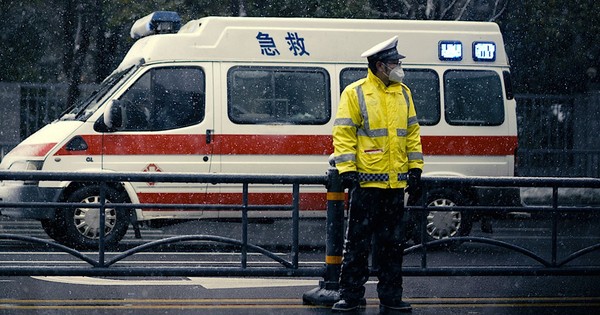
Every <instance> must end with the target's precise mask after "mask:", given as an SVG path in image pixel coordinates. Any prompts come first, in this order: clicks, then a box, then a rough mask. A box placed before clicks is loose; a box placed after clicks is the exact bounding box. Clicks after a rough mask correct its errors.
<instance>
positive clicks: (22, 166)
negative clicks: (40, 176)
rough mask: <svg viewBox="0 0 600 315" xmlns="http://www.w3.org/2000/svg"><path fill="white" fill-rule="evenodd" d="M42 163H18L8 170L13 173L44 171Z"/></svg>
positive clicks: (14, 163)
mask: <svg viewBox="0 0 600 315" xmlns="http://www.w3.org/2000/svg"><path fill="white" fill-rule="evenodd" d="M42 163H43V162H42V161H16V162H13V163H12V164H11V165H10V166H9V167H8V169H9V170H11V171H38V170H41V169H42Z"/></svg>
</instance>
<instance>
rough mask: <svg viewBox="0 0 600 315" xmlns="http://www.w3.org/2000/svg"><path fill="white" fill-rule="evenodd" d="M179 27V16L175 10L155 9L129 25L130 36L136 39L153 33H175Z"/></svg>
mask: <svg viewBox="0 0 600 315" xmlns="http://www.w3.org/2000/svg"><path fill="white" fill-rule="evenodd" d="M180 28H181V18H180V17H179V14H177V12H172V11H156V12H153V13H150V14H148V15H146V16H145V17H143V18H141V19H139V20H137V21H135V23H134V24H133V26H132V27H131V33H130V35H131V38H133V39H138V38H142V37H145V36H149V35H154V34H170V33H177V31H179V29H180Z"/></svg>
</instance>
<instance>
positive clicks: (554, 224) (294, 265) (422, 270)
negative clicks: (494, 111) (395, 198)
mask: <svg viewBox="0 0 600 315" xmlns="http://www.w3.org/2000/svg"><path fill="white" fill-rule="evenodd" d="M11 180H12V181H14V180H17V181H74V182H94V183H100V184H101V187H104V188H106V186H107V184H108V183H121V182H176V183H212V184H217V183H223V184H241V185H240V186H241V190H242V194H243V201H242V203H241V204H240V205H205V204H195V205H190V204H180V205H173V204H124V203H123V204H121V203H111V205H110V207H111V208H117V209H121V208H123V209H134V208H178V209H213V210H215V209H228V210H239V211H240V212H241V213H240V215H241V218H242V225H243V234H242V239H241V240H238V239H232V238H226V237H220V236H214V235H185V236H175V237H170V238H166V239H162V240H158V241H153V242H149V243H145V244H142V245H140V246H137V247H134V248H131V249H129V250H127V251H124V252H122V253H120V254H119V255H117V256H115V257H113V258H112V259H110V260H106V259H105V246H104V235H102V233H100V239H99V248H98V254H97V258H93V257H92V256H89V255H86V254H84V253H82V252H80V251H77V250H74V249H71V248H68V247H66V246H63V245H60V244H57V243H55V242H52V241H48V240H44V239H39V238H34V237H29V236H20V235H15V234H0V239H5V240H6V239H8V240H18V241H23V242H31V243H37V244H44V245H45V246H49V247H52V248H55V249H56V250H59V251H63V252H66V253H69V254H71V255H72V256H74V257H77V258H78V259H80V260H82V261H84V262H87V263H88V264H89V265H90V266H88V267H85V266H84V267H81V266H51V267H23V266H7V265H3V266H0V276H24V275H37V276H42V275H46V276H49V275H80V276H100V275H102V276H149V275H153V276H157V275H162V276H285V277H299V276H310V277H323V278H324V281H323V282H322V283H323V285H322V286H321V287H319V288H318V290H320V291H322V290H330V291H331V292H335V287H336V285H337V277H338V274H339V269H340V266H341V257H342V248H343V225H344V223H343V221H344V203H345V193H344V192H343V190H342V189H341V183H340V180H339V176H338V174H337V170H335V168H331V169H330V170H329V172H328V175H327V176H309V175H302V176H294V175H234V174H220V175H217V174H187V173H186V174H182V173H83V172H71V173H64V172H41V171H34V172H13V171H0V181H11ZM422 182H423V186H424V190H423V191H424V193H423V194H424V197H423V198H422V199H421V200H422V202H420V204H417V205H412V206H410V207H409V209H410V210H411V211H417V212H419V216H420V220H418V222H419V223H418V224H419V225H420V231H421V233H422V235H421V239H426V235H425V233H426V226H425V224H426V216H427V213H428V212H429V211H431V207H430V206H429V205H427V203H426V202H425V200H427V193H428V187H429V186H432V185H435V186H437V187H440V186H442V187H454V186H463V187H464V186H472V187H475V186H477V187H524V188H527V187H538V188H539V187H547V188H548V189H551V190H552V198H551V204H550V205H544V206H523V207H514V206H512V207H506V206H485V207H484V206H478V205H474V206H466V205H460V206H455V207H435V211H453V210H460V211H466V212H474V211H478V212H483V213H485V212H494V213H508V212H516V211H527V212H530V213H534V212H538V213H546V214H549V215H550V217H551V220H550V225H551V226H550V230H551V234H552V235H551V246H550V247H549V248H550V259H546V258H544V257H543V255H541V254H539V253H535V252H533V251H531V250H529V249H527V248H524V247H522V246H519V245H518V244H512V243H508V242H505V241H501V240H497V239H492V238H484V237H474V236H464V237H453V238H445V239H440V240H435V241H432V242H425V243H422V244H416V245H414V246H412V247H409V248H407V249H405V254H407V255H408V254H411V253H414V254H417V255H420V265H418V266H404V267H403V271H404V274H405V275H406V276H458V275H461V276H484V275H488V276H499V275H523V276H539V275H600V262H596V263H593V262H592V263H591V264H587V265H586V264H582V263H578V264H576V265H573V264H571V263H572V262H574V261H576V260H578V259H579V258H581V257H583V256H585V255H588V254H590V253H592V252H595V251H598V250H600V242H597V243H595V244H593V245H590V246H587V247H585V248H582V249H579V250H576V251H574V252H572V253H570V254H569V255H567V256H566V257H564V258H562V259H559V257H558V255H557V252H558V248H559V244H558V243H559V242H558V233H559V228H558V226H559V225H558V222H559V221H560V220H561V214H565V213H566V214H569V213H575V212H577V213H588V214H590V213H596V214H597V213H599V212H598V211H600V208H599V207H593V206H583V207H582V206H562V205H560V204H559V197H558V195H559V194H558V191H559V189H561V188H596V189H597V188H600V179H594V178H525V177H524V178H513V177H510V178H508V177H497V178H492V177H465V178H456V177H424V178H423V180H422ZM252 184H273V185H287V186H290V187H291V190H292V195H293V198H292V203H291V205H287V206H282V205H252V204H250V203H249V202H248V187H249V185H252ZM304 185H324V186H326V187H327V200H328V204H327V231H324V232H326V233H327V238H326V239H327V244H326V257H325V264H324V266H320V267H300V264H299V261H298V260H299V258H298V257H299V246H298V232H299V225H298V222H299V211H300V210H299V200H300V190H301V186H304ZM105 195H106V192H105V191H101V194H100V202H99V203H97V204H78V203H62V202H7V201H3V202H0V211H1V209H2V208H15V207H26V208H40V210H39V211H43V209H42V208H57V207H83V206H85V207H87V208H93V207H95V208H99V209H100V211H99V213H100V216H101V217H100V220H99V222H100V230H101V231H102V230H104V226H103V225H104V222H105V220H104V211H103V210H104V209H105V208H106V203H105ZM0 197H1V196H0ZM274 209H277V210H282V209H284V210H289V211H291V212H292V221H293V222H292V224H293V228H292V244H291V253H290V255H291V257H292V258H291V260H289V261H288V260H284V259H282V258H281V257H278V256H277V255H276V254H275V253H273V252H270V251H268V250H266V249H264V248H262V247H259V246H256V245H253V244H249V243H248V229H247V226H248V212H249V211H255V210H274ZM189 241H212V242H222V243H226V244H233V245H235V246H238V247H239V249H240V251H241V254H242V255H241V262H240V265H239V267H218V266H217V267H185V268H181V267H167V266H165V267H131V266H121V265H119V264H118V263H119V262H120V261H121V260H123V259H124V258H126V257H129V256H131V255H135V254H137V253H139V252H142V251H146V250H149V249H152V248H156V247H158V246H161V245H165V244H172V243H177V242H189ZM596 241H597V240H596ZM460 243H480V244H487V245H491V246H497V247H501V248H504V249H508V250H511V251H513V252H515V253H518V254H521V255H524V256H526V257H528V258H531V260H533V261H534V262H535V263H534V264H530V265H515V266H510V265H509V266H469V265H467V266H435V265H434V266H431V265H430V263H429V261H428V258H429V257H430V255H431V250H432V249H433V248H435V247H436V246H438V245H441V244H460ZM248 252H257V253H260V254H262V255H264V256H266V257H269V258H271V259H273V260H274V261H276V262H278V263H279V264H280V265H281V267H256V266H254V267H249V266H248V264H247V253H248ZM94 256H95V255H94ZM315 294H317V295H319V296H322V292H318V293H315V292H312V293H311V294H308V297H307V298H306V300H307V301H308V302H311V303H317V304H319V303H322V301H319V300H317V301H315V300H313V299H312V298H311V296H314V295H315Z"/></svg>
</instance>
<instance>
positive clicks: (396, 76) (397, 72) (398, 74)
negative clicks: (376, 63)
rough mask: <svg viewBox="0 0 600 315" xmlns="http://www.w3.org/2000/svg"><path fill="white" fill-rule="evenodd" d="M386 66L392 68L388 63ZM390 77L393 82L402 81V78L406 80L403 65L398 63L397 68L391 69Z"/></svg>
mask: <svg viewBox="0 0 600 315" xmlns="http://www.w3.org/2000/svg"><path fill="white" fill-rule="evenodd" d="M385 67H386V68H388V69H390V68H389V67H388V66H387V65H386V66H385ZM388 78H389V79H390V81H392V82H398V83H402V80H404V70H403V69H402V66H400V65H398V66H396V68H394V69H391V70H390V74H388Z"/></svg>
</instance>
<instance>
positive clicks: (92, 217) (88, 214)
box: [73, 196, 117, 239]
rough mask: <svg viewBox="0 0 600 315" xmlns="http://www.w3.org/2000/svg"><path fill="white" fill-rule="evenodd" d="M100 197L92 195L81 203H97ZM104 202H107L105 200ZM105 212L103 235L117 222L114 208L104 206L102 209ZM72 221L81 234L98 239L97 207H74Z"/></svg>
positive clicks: (98, 212) (98, 221) (98, 217)
mask: <svg viewBox="0 0 600 315" xmlns="http://www.w3.org/2000/svg"><path fill="white" fill-rule="evenodd" d="M99 202H100V197H99V196H93V197H88V198H86V199H84V200H82V201H81V203H99ZM106 203H109V201H108V200H107V201H106ZM104 213H105V214H106V217H105V220H104V222H105V227H104V235H107V234H108V233H110V232H111V231H112V230H113V229H114V227H115V223H116V222H117V212H116V210H115V209H114V208H106V209H105V210H104ZM73 222H74V223H75V228H76V229H77V231H79V233H80V234H81V235H83V236H84V237H86V238H89V239H98V238H100V209H98V208H77V209H75V214H74V216H73Z"/></svg>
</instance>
